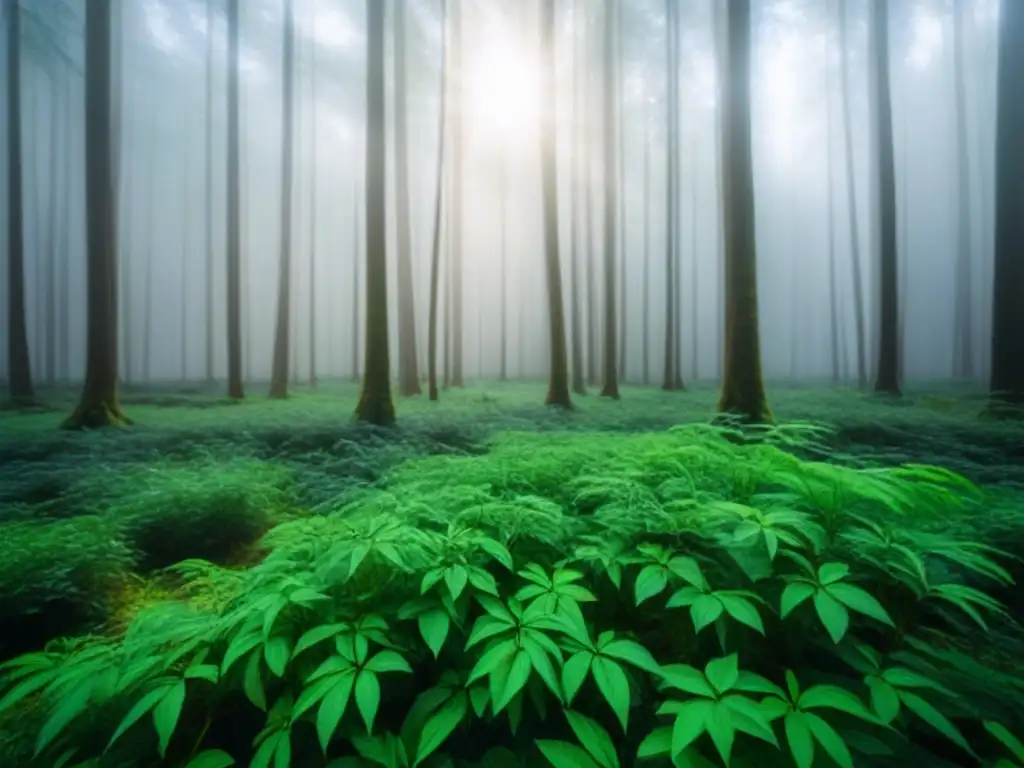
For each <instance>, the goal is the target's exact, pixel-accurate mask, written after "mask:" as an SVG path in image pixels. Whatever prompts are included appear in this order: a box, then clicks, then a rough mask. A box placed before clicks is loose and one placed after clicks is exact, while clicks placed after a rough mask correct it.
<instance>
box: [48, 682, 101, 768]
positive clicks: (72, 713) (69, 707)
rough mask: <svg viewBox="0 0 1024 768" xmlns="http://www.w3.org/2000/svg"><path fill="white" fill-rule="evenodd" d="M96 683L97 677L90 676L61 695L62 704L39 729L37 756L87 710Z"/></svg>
mask: <svg viewBox="0 0 1024 768" xmlns="http://www.w3.org/2000/svg"><path fill="white" fill-rule="evenodd" d="M95 684H96V683H95V678H94V677H88V678H86V679H85V680H84V681H83V682H81V683H79V684H78V685H76V686H75V687H74V688H73V689H72V690H71V692H70V693H68V694H66V695H64V696H62V697H61V699H60V704H58V705H57V707H56V708H55V709H54V710H53V712H52V713H51V714H50V716H49V717H48V718H47V720H46V722H45V723H43V727H42V728H40V729H39V734H38V736H37V737H36V752H35V755H36V757H38V756H39V753H41V752H42V751H43V750H44V749H46V747H47V746H48V745H49V744H50V742H52V741H53V740H54V739H55V738H57V737H58V736H59V735H60V734H61V733H62V732H63V730H64V729H65V728H66V727H67V726H68V724H69V723H70V722H71V721H72V720H74V719H75V718H76V717H78V716H79V715H80V714H82V712H84V711H85V708H86V707H87V706H89V700H90V699H91V698H92V692H93V688H94V687H95Z"/></svg>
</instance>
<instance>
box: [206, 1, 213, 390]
mask: <svg viewBox="0 0 1024 768" xmlns="http://www.w3.org/2000/svg"><path fill="white" fill-rule="evenodd" d="M213 18H214V16H213V0H206V179H205V182H206V227H205V229H206V329H205V330H206V381H207V382H212V381H213Z"/></svg>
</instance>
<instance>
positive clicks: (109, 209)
mask: <svg viewBox="0 0 1024 768" xmlns="http://www.w3.org/2000/svg"><path fill="white" fill-rule="evenodd" d="M111 22H112V9H111V0H88V2H87V3H86V6H85V78H86V88H85V91H86V93H85V95H86V98H85V142H86V153H85V160H86V165H85V173H86V187H87V189H88V195H87V196H86V216H87V222H88V227H87V228H88V249H89V258H88V277H87V280H88V331H87V339H88V340H87V357H86V361H87V362H86V373H85V386H84V388H83V389H82V395H81V399H80V400H79V403H78V407H77V408H76V409H75V410H74V412H73V413H72V414H71V415H70V416H69V417H68V418H67V420H66V421H65V422H64V424H63V426H64V428H66V429H81V428H86V429H91V428H96V427H107V426H123V425H126V424H131V420H129V419H128V418H127V417H126V416H125V415H124V414H123V413H122V412H121V406H120V403H119V400H118V391H117V378H118V369H117V328H118V324H117V222H116V208H115V198H116V194H115V179H116V177H115V175H114V171H115V163H114V147H113V138H114V131H113V125H112V109H111V108H112V98H111V90H112V89H111V82H110V81H111V78H110V75H111V71H110V70H111V66H110V59H111V47H112V46H111V26H112V24H111Z"/></svg>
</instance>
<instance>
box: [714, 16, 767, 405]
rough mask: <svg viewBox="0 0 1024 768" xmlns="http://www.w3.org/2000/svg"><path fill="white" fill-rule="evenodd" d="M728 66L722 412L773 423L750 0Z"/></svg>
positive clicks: (731, 32) (735, 23) (735, 19)
mask: <svg viewBox="0 0 1024 768" xmlns="http://www.w3.org/2000/svg"><path fill="white" fill-rule="evenodd" d="M726 13H727V16H728V22H727V38H726V39H727V44H726V57H725V61H724V62H723V67H724V68H727V69H728V74H727V76H726V78H725V82H724V83H723V89H724V96H725V98H723V99H722V129H723V134H724V135H723V140H722V150H723V151H722V169H723V172H724V173H723V182H724V185H723V186H724V190H723V191H724V195H723V208H724V221H725V312H726V315H725V366H724V368H725V375H724V377H723V379H722V392H721V397H720V399H719V401H718V410H719V411H720V412H723V413H732V414H736V415H738V416H740V417H742V418H743V419H745V420H747V421H748V422H753V423H761V422H766V421H770V420H771V413H770V411H769V409H768V402H767V398H766V397H765V392H764V382H763V380H762V378H761V348H760V338H759V333H758V315H757V241H756V237H755V216H754V173H753V162H752V158H751V135H750V48H751V45H750V38H751V29H750V0H731V2H730V3H729V5H728V10H727V12H726Z"/></svg>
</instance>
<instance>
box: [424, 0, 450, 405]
mask: <svg viewBox="0 0 1024 768" xmlns="http://www.w3.org/2000/svg"><path fill="white" fill-rule="evenodd" d="M448 77H449V74H448V0H441V117H440V120H439V122H438V127H437V186H436V188H435V192H434V235H433V242H432V243H431V252H430V313H429V315H428V318H427V393H428V396H429V397H430V399H431V400H437V397H438V395H437V305H438V295H437V293H438V283H439V281H440V275H441V222H442V221H443V220H444V214H443V211H444V144H445V138H446V137H445V127H446V125H447V122H448Z"/></svg>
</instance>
